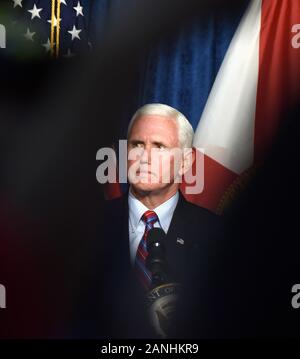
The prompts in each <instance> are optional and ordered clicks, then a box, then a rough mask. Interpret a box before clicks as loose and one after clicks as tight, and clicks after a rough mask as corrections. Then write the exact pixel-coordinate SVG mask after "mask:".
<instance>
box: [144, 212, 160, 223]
mask: <svg viewBox="0 0 300 359" xmlns="http://www.w3.org/2000/svg"><path fill="white" fill-rule="evenodd" d="M142 221H143V222H144V223H145V224H148V225H153V224H154V223H155V222H157V221H158V217H157V214H156V213H155V212H154V211H146V212H145V213H144V214H143V216H142Z"/></svg>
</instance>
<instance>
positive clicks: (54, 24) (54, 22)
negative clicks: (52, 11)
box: [47, 16, 61, 27]
mask: <svg viewBox="0 0 300 359" xmlns="http://www.w3.org/2000/svg"><path fill="white" fill-rule="evenodd" d="M47 22H49V23H50V24H51V23H52V20H47ZM59 22H61V18H60V19H59ZM57 23H58V21H57V18H56V17H55V16H54V18H53V26H54V27H56V26H57Z"/></svg>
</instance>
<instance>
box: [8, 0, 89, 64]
mask: <svg viewBox="0 0 300 359" xmlns="http://www.w3.org/2000/svg"><path fill="white" fill-rule="evenodd" d="M10 2H11V6H12V11H11V13H12V19H11V22H10V29H9V31H10V33H11V34H13V39H14V46H15V48H16V50H17V51H18V52H19V53H21V52H22V53H23V54H24V53H26V54H29V55H30V56H32V55H34V56H43V55H46V56H49V57H50V56H51V57H67V58H71V57H73V56H74V55H75V54H78V53H80V52H82V51H88V50H89V49H91V46H92V45H91V42H90V39H89V12H90V11H89V6H88V5H89V2H88V1H87V0H10Z"/></svg>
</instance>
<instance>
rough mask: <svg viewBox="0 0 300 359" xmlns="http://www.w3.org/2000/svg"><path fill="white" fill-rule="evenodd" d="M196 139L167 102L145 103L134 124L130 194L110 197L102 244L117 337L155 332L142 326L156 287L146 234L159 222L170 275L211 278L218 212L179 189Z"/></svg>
mask: <svg viewBox="0 0 300 359" xmlns="http://www.w3.org/2000/svg"><path fill="white" fill-rule="evenodd" d="M192 140H193V129H192V127H191V125H190V124H189V122H188V120H187V119H186V118H185V117H184V116H183V115H182V114H181V113H180V112H179V111H177V110H175V109H173V108H171V107H169V106H167V105H163V104H150V105H145V106H143V107H142V108H141V109H139V110H138V111H137V112H136V113H135V115H134V116H133V118H132V120H131V122H130V124H129V128H128V144H127V146H128V163H127V165H128V180H129V183H130V187H129V190H128V193H127V195H124V196H123V197H122V198H119V199H116V200H112V201H109V202H108V204H107V208H106V213H105V220H104V223H105V229H103V231H102V233H103V236H102V238H103V240H102V244H101V246H102V247H101V253H102V257H103V258H104V259H103V261H102V265H103V266H104V268H105V269H103V272H104V273H107V275H106V276H105V282H106V283H107V286H106V288H109V290H107V292H109V293H110V297H109V298H110V299H109V303H108V304H107V305H106V307H110V308H113V309H114V311H115V312H114V314H113V315H109V318H110V319H109V320H108V322H110V324H111V323H112V321H111V318H112V316H113V317H114V318H116V323H117V324H116V326H118V329H119V331H118V332H117V334H115V335H117V336H118V337H120V336H129V337H135V336H139V335H142V336H153V333H151V330H150V329H149V328H147V329H145V328H146V327H147V324H145V323H144V324H142V322H143V321H144V320H145V318H146V317H147V315H146V308H145V306H144V302H145V300H144V299H145V293H147V290H149V289H150V288H151V286H152V273H151V272H150V271H149V269H148V268H147V266H146V258H147V256H148V251H147V237H148V234H149V231H151V229H152V228H156V227H157V228H161V229H162V230H163V232H165V234H166V236H165V238H164V245H165V249H166V260H167V263H168V268H169V271H168V275H169V277H170V278H171V280H172V281H173V282H177V283H184V281H185V278H186V276H187V275H188V273H190V272H192V271H193V266H195V265H197V267H198V270H199V268H200V269H201V271H202V272H203V278H204V279H206V278H205V273H206V271H207V270H208V268H209V266H210V263H212V262H211V258H212V256H213V255H214V252H215V250H216V238H217V236H216V232H217V228H218V226H219V218H218V217H217V216H216V215H214V214H212V213H211V212H210V211H208V210H206V209H204V208H200V207H198V206H195V205H193V204H191V203H189V202H187V201H186V200H185V199H184V196H183V195H182V194H181V193H180V192H179V186H180V183H181V179H182V176H183V175H184V174H185V173H186V171H188V170H189V169H190V166H191V165H192V163H193V160H194V159H193V152H192V151H191V147H192ZM176 150H178V151H177V152H176ZM97 258H98V263H99V256H98V255H97ZM104 263H106V264H104ZM144 289H146V291H145V290H144ZM120 298H122V300H121V301H120ZM137 298H138V299H137ZM106 314H107V313H106ZM121 318H122V319H121ZM126 318H127V319H126ZM121 322H122V323H123V324H121ZM133 323H134V324H133ZM123 325H124V326H123ZM116 326H115V327H116ZM122 326H123V329H122V330H121V331H120V328H121V327H122ZM115 327H114V329H113V330H115ZM133 328H135V329H136V330H132V329H133ZM114 333H116V332H114Z"/></svg>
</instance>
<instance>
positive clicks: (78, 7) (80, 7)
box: [73, 1, 84, 16]
mask: <svg viewBox="0 0 300 359" xmlns="http://www.w3.org/2000/svg"><path fill="white" fill-rule="evenodd" d="M73 9H74V10H75V11H76V16H79V15H81V16H84V15H83V12H82V9H83V7H82V6H81V5H80V2H79V1H78V3H77V6H74V7H73Z"/></svg>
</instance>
